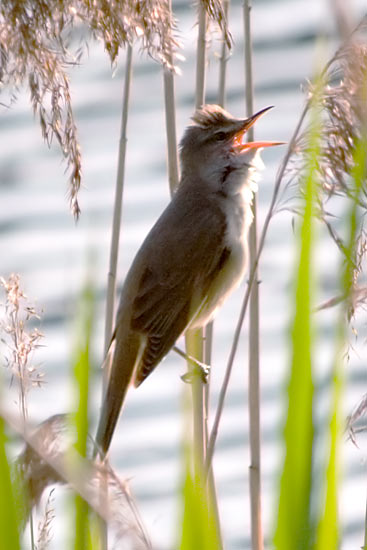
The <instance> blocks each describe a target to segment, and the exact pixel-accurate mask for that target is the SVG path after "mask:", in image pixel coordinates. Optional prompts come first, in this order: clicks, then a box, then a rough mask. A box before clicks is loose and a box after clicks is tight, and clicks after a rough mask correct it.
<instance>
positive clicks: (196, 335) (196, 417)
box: [185, 2, 207, 472]
mask: <svg viewBox="0 0 367 550" xmlns="http://www.w3.org/2000/svg"><path fill="white" fill-rule="evenodd" d="M206 26H207V15H206V11H205V8H204V6H203V3H202V2H199V3H198V39H197V57H196V92H195V107H196V108H197V109H198V108H200V107H201V106H202V105H203V104H204V103H205V72H206ZM185 340H186V350H187V353H188V355H190V356H192V357H196V359H198V360H199V361H203V359H204V350H203V330H202V329H201V330H195V331H188V332H187V333H186V336H185ZM191 368H192V367H191V365H189V369H191ZM192 397H193V425H194V453H195V463H197V466H198V468H199V469H200V472H201V471H202V470H203V465H204V460H205V454H206V442H205V420H204V419H205V409H206V407H205V389H204V384H203V382H202V380H200V379H199V377H197V376H195V377H194V380H193V383H192Z"/></svg>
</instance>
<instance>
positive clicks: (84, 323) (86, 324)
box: [73, 286, 94, 550]
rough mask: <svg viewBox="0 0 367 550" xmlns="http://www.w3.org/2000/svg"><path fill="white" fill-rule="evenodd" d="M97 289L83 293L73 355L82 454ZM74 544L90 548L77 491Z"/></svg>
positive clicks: (84, 504) (84, 505)
mask: <svg viewBox="0 0 367 550" xmlns="http://www.w3.org/2000/svg"><path fill="white" fill-rule="evenodd" d="M93 310H94V293H93V290H92V288H91V287H90V286H86V288H85V289H84V291H83V293H82V297H81V304H80V312H79V319H78V325H79V326H78V330H77V331H76V335H77V340H76V346H75V351H74V357H73V380H74V384H75V387H76V400H77V410H76V414H75V427H76V442H75V445H74V446H75V449H76V450H77V451H78V453H79V455H81V456H83V457H85V456H86V454H87V438H88V401H89V376H90V342H91V335H92V328H93ZM74 505H75V536H74V548H75V550H78V549H79V548H89V547H90V543H89V542H88V538H89V537H88V531H89V506H88V504H87V502H86V501H85V500H84V499H83V498H82V497H81V496H80V495H78V494H76V495H75V500H74Z"/></svg>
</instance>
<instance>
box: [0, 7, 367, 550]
mask: <svg viewBox="0 0 367 550" xmlns="http://www.w3.org/2000/svg"><path fill="white" fill-rule="evenodd" d="M364 9H365V2H363V1H362V0H361V1H357V0H355V1H354V2H349V3H348V10H349V14H350V17H351V21H352V22H354V23H357V21H358V19H359V17H360V16H361V15H362V14H363V10H364ZM173 10H174V14H175V16H176V18H177V24H178V37H179V39H180V41H181V42H182V52H181V53H182V55H183V56H184V58H185V59H184V60H182V61H180V63H179V68H180V70H181V73H182V74H181V76H178V77H177V78H176V81H175V82H176V101H177V124H178V135H179V136H181V135H182V133H183V130H184V128H185V126H186V125H187V124H188V123H189V118H190V116H191V114H192V113H193V108H194V94H195V55H196V38H197V26H196V24H195V22H196V12H195V9H193V7H192V6H191V5H190V4H189V3H188V2H186V1H179V0H176V1H175V0H174V1H173ZM334 15H335V14H334V9H333V2H330V1H326V0H324V1H320V0H254V1H253V9H252V31H253V70H254V85H255V110H257V109H261V108H263V107H266V106H268V105H274V106H275V109H273V110H272V111H271V112H270V113H269V114H267V116H266V117H264V118H263V119H261V121H259V122H258V124H257V125H256V129H255V134H256V139H266V140H283V141H289V139H290V136H291V134H292V132H293V129H294V127H295V125H296V123H297V121H298V118H299V116H300V112H301V108H302V105H303V103H304V99H305V97H304V92H303V90H302V86H303V85H304V83H305V81H306V80H307V79H308V78H311V77H312V75H313V74H314V73H315V71H316V69H318V68H319V67H320V66H322V65H323V64H324V63H325V62H326V60H327V59H328V58H329V57H330V56H331V55H332V53H333V52H334V51H335V49H336V48H337V47H338V45H339V44H340V39H339V34H338V27H337V24H336V19H335V16H334ZM229 26H230V31H231V33H232V36H233V40H234V45H233V50H232V52H231V54H230V60H229V63H228V69H227V71H228V73H227V101H226V108H227V109H228V110H229V111H230V112H232V113H233V114H234V115H235V116H238V117H241V116H244V115H245V114H246V112H245V91H244V90H245V82H244V44H243V16H242V2H240V1H237V0H232V2H231V5H230V12H229ZM220 37H221V36H220V32H219V31H217V30H216V29H215V28H213V30H212V32H211V33H210V45H209V51H208V67H207V69H208V73H207V92H206V101H207V102H208V103H216V102H217V100H218V82H219V62H218V60H219V55H220V49H221V41H220ZM124 63H125V52H122V53H121V55H120V57H119V61H118V63H117V66H116V67H115V68H114V69H113V70H112V69H111V66H110V62H109V58H108V56H107V55H106V53H105V52H104V51H103V45H102V44H100V43H98V42H96V41H90V42H89V50H88V52H87V53H86V54H85V55H84V56H83V58H82V61H81V64H80V66H78V67H74V68H73V67H71V68H70V71H69V75H70V81H71V90H72V100H73V106H74V114H75V118H76V122H77V126H78V131H79V140H80V143H81V148H82V162H83V189H82V191H81V194H80V205H81V209H82V213H81V217H80V220H79V222H78V223H77V224H75V222H74V219H73V217H72V215H71V214H70V211H69V208H68V201H67V197H66V189H67V185H66V182H67V175H66V174H65V167H66V166H65V164H64V163H63V162H62V160H61V154H60V151H59V148H58V147H56V146H52V147H51V148H50V149H48V148H47V146H46V145H45V143H44V142H43V140H42V137H41V133H40V129H39V124H38V121H37V120H36V119H34V117H33V115H32V110H31V106H30V103H29V98H28V95H27V94H25V93H22V91H21V92H20V93H19V95H18V100H17V101H16V103H14V104H13V105H12V106H11V107H10V108H6V107H4V106H1V107H0V108H1V111H0V144H1V146H0V275H2V276H4V277H6V276H8V275H9V274H10V273H13V272H15V273H19V274H20V275H21V277H22V282H23V283H22V284H23V287H24V289H25V292H26V294H27V295H28V297H29V299H30V300H31V301H32V302H36V305H37V307H38V309H41V310H42V311H43V313H42V322H41V331H42V332H43V333H44V336H45V338H44V341H43V344H44V347H42V348H41V349H40V350H38V352H37V356H36V358H35V360H36V363H38V364H40V366H41V369H42V371H43V372H44V373H45V379H46V386H45V387H44V388H43V389H34V390H32V392H31V394H30V396H29V417H30V419H32V422H34V423H36V422H41V421H42V420H44V419H45V418H47V417H49V416H51V415H53V414H57V413H62V412H67V411H69V410H70V407H71V406H72V404H73V395H72V387H71V383H70V382H69V380H70V378H69V375H70V369H71V367H70V359H71V352H72V343H73V331H74V329H75V325H74V318H75V315H76V310H77V300H78V297H79V296H80V293H81V290H82V288H83V286H84V285H85V282H86V280H90V281H91V282H92V284H93V285H94V287H95V289H96V293H97V308H96V319H95V327H94V339H93V361H94V364H95V374H96V376H95V378H94V383H93V391H92V395H91V403H92V406H93V411H92V414H93V419H94V421H95V422H96V420H97V415H98V410H99V406H100V400H101V371H100V369H99V367H100V365H101V363H102V360H103V335H104V314H105V291H106V280H107V270H108V259H109V244H110V234H111V224H112V208H113V200H114V189H115V181H116V171H117V156H118V144H119V132H120V121H121V103H122V91H123V75H124ZM283 154H284V151H283V150H282V148H274V149H269V150H265V151H264V152H263V154H262V158H263V160H264V163H265V166H266V169H265V170H264V172H263V175H262V180H261V183H260V188H259V193H258V201H259V202H258V204H259V228H261V225H262V222H263V219H264V217H265V215H266V212H267V209H268V205H269V201H270V197H271V193H272V186H273V183H274V178H275V174H276V171H277V168H278V166H279V163H280V160H281V158H282V155H283ZM168 201H169V188H168V180H167V169H166V136H165V115H164V105H163V73H162V68H161V66H160V65H159V64H158V63H156V62H155V61H153V60H152V59H151V58H149V57H148V56H147V55H145V54H140V53H139V52H138V47H137V48H135V50H134V59H133V80H132V90H131V100H130V109H129V121H128V144H127V161H126V176H125V191H124V206H123V225H122V233H121V240H120V257H119V275H118V280H119V282H120V283H119V284H120V286H121V283H122V281H123V279H124V275H125V273H126V271H127V269H128V267H129V265H130V263H131V261H132V258H133V257H134V254H135V253H136V251H137V249H138V248H139V246H140V244H141V242H142V240H143V239H144V237H145V235H146V233H147V232H148V230H149V229H150V227H151V226H152V225H153V223H154V221H155V220H156V218H157V217H158V216H159V214H160V213H161V212H162V210H163V209H164V207H165V206H166V204H167V202H168ZM294 252H295V249H294V233H293V229H292V214H291V213H290V212H287V211H284V212H281V213H279V214H278V215H277V216H276V217H275V218H274V219H273V221H272V222H271V226H270V231H269V233H268V237H267V241H266V245H265V250H264V253H263V255H262V258H261V264H260V278H261V286H260V299H261V387H262V440H263V446H262V453H263V454H262V460H263V464H262V466H263V472H262V474H263V479H262V486H263V504H264V529H265V535H266V537H267V540H268V541H269V539H270V537H271V535H272V528H273V523H274V522H275V518H276V513H275V512H276V504H277V501H276V494H277V488H278V473H279V468H280V463H281V462H280V461H281V456H282V454H281V452H282V449H281V447H280V443H279V439H278V435H279V430H280V429H281V422H282V419H283V415H284V412H285V411H284V402H283V400H282V397H283V393H282V392H283V388H284V382H285V375H286V373H287V369H288V366H289V357H288V352H287V349H288V348H287V338H288V326H289V322H290V319H291V315H292V309H291V307H290V304H291V297H290V294H289V291H290V280H291V277H292V273H293V269H294V260H295V255H294ZM317 261H318V266H319V271H320V281H321V287H320V289H319V299H320V301H322V300H323V299H327V298H330V297H332V296H333V285H335V280H334V279H333V278H332V277H331V278H330V275H327V274H326V270H325V269H324V268H326V267H327V268H328V273H330V272H331V273H332V272H333V269H334V268H333V266H335V269H334V271H335V270H337V268H338V265H339V264H338V255H337V250H336V249H335V250H334V249H333V248H332V247H330V244H329V242H327V241H323V240H322V239H321V241H320V243H319V247H318V255H317ZM244 290H245V287H244V284H243V285H242V286H241V287H240V288H239V289H238V291H237V292H236V293H235V294H234V295H233V296H232V297H231V298H230V299H229V300H228V302H227V303H226V305H225V306H224V307H223V309H222V311H221V312H220V314H219V316H218V317H217V319H216V321H215V328H214V331H215V337H214V352H213V364H212V398H211V399H212V401H211V406H212V407H213V409H214V407H215V403H216V399H217V396H218V392H219V388H220V385H221V381H222V377H223V374H224V370H225V366H226V362H227V358H228V354H229V350H230V345H231V342H232V337H233V331H234V327H235V325H236V322H237V318H238V314H239V310H240V303H241V300H242V297H243V294H244ZM332 316H333V310H326V311H325V312H322V313H321V314H319V316H318V323H319V327H320V332H319V334H320V337H319V345H318V351H317V356H316V369H317V379H318V381H319V386H318V391H319V392H320V394H321V400H320V411H319V412H320V418H322V417H323V414H326V411H327V399H328V391H327V380H328V372H329V371H330V362H331V358H332V350H333V341H332V335H331V332H330V322H331V319H332ZM364 328H365V326H364ZM363 339H364V337H363V338H360V339H359V341H358V342H356V345H355V349H354V350H352V351H351V356H350V362H349V366H348V379H349V383H348V387H347V395H346V413H348V412H350V410H351V408H352V407H353V406H354V404H355V403H356V402H357V401H358V400H359V398H360V397H361V393H362V392H363V386H362V384H365V383H366V370H365V352H364V350H363V348H362V347H361V343H363V342H362V340H363ZM247 347H248V346H247V329H246V327H245V329H244V331H243V334H242V339H241V343H240V349H239V352H238V354H237V358H236V361H235V366H234V370H233V376H232V379H231V382H230V390H229V395H228V399H227V403H226V408H225V412H224V416H223V420H222V423H221V427H220V433H219V439H218V445H217V451H216V455H215V460H214V468H215V474H216V479H217V489H218V494H219V503H220V515H221V523H222V529H223V536H224V541H225V547H226V548H227V549H229V550H240V549H241V550H243V549H247V548H250V521H249V517H250V515H249V498H248V492H249V491H248V464H249V460H248V419H247ZM185 369H186V366H185V363H184V361H183V360H182V359H181V358H179V357H178V356H176V355H175V354H173V353H171V354H169V355H168V356H167V358H166V359H165V360H164V362H163V363H162V364H161V365H160V366H159V368H157V370H156V371H155V372H154V373H153V375H152V376H151V377H149V379H148V380H147V382H146V383H145V384H143V385H142V386H141V387H140V388H139V390H137V391H133V390H132V391H131V392H130V394H129V396H128V399H127V402H126V406H125V410H124V413H123V417H122V419H121V421H120V423H119V426H118V430H117V432H116V434H115V437H114V440H113V444H112V448H111V454H110V458H111V462H112V464H113V466H114V467H116V469H117V471H118V472H119V474H120V475H121V476H122V477H124V478H128V479H129V480H130V486H131V489H132V492H133V494H134V495H135V496H136V498H137V502H138V506H139V509H140V511H141V514H142V517H143V521H144V523H145V525H146V527H147V530H148V532H149V533H150V535H151V537H152V540H153V546H154V548H155V549H159V550H169V549H173V548H175V547H176V546H175V545H176V540H175V537H176V536H177V526H178V524H179V519H180V509H179V506H178V498H177V488H178V487H179V486H180V484H181V481H182V464H181V458H180V456H181V455H180V451H181V447H182V442H183V429H184V426H183V420H182V414H181V413H182V407H183V394H184V391H186V388H184V384H183V382H182V381H181V379H180V375H181V374H183V373H184V372H185ZM6 399H7V400H8V401H9V406H11V407H14V409H16V407H17V405H16V404H14V401H15V399H16V393H15V392H14V393H13V389H11V388H10V389H9V391H7V392H6ZM300 429H302V427H300ZM322 451H323V449H322V448H321V449H318V453H320V454H322ZM344 451H345V459H344V463H345V468H344V474H345V480H344V482H343V487H342V498H341V507H342V514H341V517H342V522H343V530H344V531H343V544H342V549H343V550H355V549H356V548H359V547H360V546H361V545H362V541H363V532H364V523H363V522H364V510H365V500H366V483H365V481H366V464H365V453H364V450H363V447H361V448H359V449H358V448H356V447H355V446H353V445H352V444H351V442H350V441H349V442H347V441H345V449H344ZM62 492H63V490H60V491H58V493H57V494H56V502H57V503H56V506H60V507H61V508H62V506H63V504H62V498H61V496H62ZM60 494H61V496H60ZM53 530H54V532H55V535H54V540H53V544H52V545H51V547H52V548H55V549H56V548H65V547H67V532H66V531H65V530H63V529H62V527H60V526H59V525H58V523H57V522H55V523H54V525H53Z"/></svg>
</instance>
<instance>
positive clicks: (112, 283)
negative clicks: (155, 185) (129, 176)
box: [103, 44, 133, 393]
mask: <svg viewBox="0 0 367 550" xmlns="http://www.w3.org/2000/svg"><path fill="white" fill-rule="evenodd" d="M132 57H133V48H132V45H131V44H129V45H128V47H127V52H126V66H125V82H124V91H123V99H122V116H121V131H120V142H119V157H118V166H117V178H116V191H115V202H114V210H113V222H112V237H111V249H110V263H109V271H108V280H107V299H106V320H105V339H104V354H105V356H106V355H107V352H108V348H109V345H110V341H111V335H112V326H113V316H114V309H115V293H116V272H117V259H118V250H119V241H120V230H121V215H122V196H123V190H124V178H125V158H126V143H127V136H126V128H127V119H128V112H129V97H130V87H131V76H132ZM108 370H109V369H108V365H106V366H105V369H104V376H103V393H104V391H105V387H106V384H107V380H108V374H109V372H108Z"/></svg>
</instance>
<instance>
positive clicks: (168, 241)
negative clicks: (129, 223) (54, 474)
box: [95, 104, 282, 456]
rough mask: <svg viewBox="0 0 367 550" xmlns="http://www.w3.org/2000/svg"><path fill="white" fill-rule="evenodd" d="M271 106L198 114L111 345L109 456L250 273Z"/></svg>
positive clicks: (125, 292)
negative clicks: (179, 356) (142, 390)
mask: <svg viewBox="0 0 367 550" xmlns="http://www.w3.org/2000/svg"><path fill="white" fill-rule="evenodd" d="M271 108H272V106H271V107H266V108H265V109H262V110H261V111H258V112H257V113H256V114H254V115H252V116H250V117H248V118H244V119H239V118H235V117H233V116H232V115H231V114H230V113H228V112H227V111H226V110H224V109H223V108H221V107H220V106H218V105H209V104H208V105H204V106H203V107H202V108H200V109H197V110H196V111H195V113H194V115H193V116H192V123H191V124H190V125H189V126H188V127H187V128H186V130H185V132H184V135H183V138H182V140H181V142H180V147H179V149H180V167H181V178H180V182H179V185H178V188H177V190H176V191H175V193H174V194H173V197H172V199H171V202H170V203H169V204H168V206H167V207H166V209H165V210H164V211H163V213H162V214H161V216H160V217H159V219H158V220H157V222H156V223H155V225H154V226H153V228H152V229H151V231H150V232H149V233H148V235H147V237H146V238H145V240H144V242H143V244H142V246H141V247H140V249H139V250H138V252H137V254H136V256H135V259H134V260H133V263H132V265H131V267H130V269H129V271H128V273H127V276H126V279H125V282H124V285H123V288H122V291H121V297H120V302H119V307H118V310H117V314H116V322H115V328H114V332H113V336H112V339H111V343H112V342H114V351H113V357H112V363H111V368H110V374H109V379H108V383H107V389H106V391H105V395H104V398H103V402H102V408H101V413H100V418H99V423H98V428H97V434H96V439H95V441H96V448H97V449H98V451H97V452H99V453H100V455H101V456H105V455H106V454H107V452H108V450H109V447H110V443H111V440H112V436H113V433H114V430H115V427H116V424H117V421H118V418H119V415H120V411H121V407H122V404H123V402H124V400H125V397H126V393H127V390H128V388H129V387H130V385H131V384H133V385H134V386H135V387H137V386H139V385H140V384H141V383H142V382H143V381H144V380H145V379H146V378H147V376H149V375H150V374H151V373H152V371H153V370H154V369H155V367H156V366H157V365H158V364H159V363H160V362H161V360H162V359H163V358H164V357H165V356H166V355H167V353H168V352H169V351H170V350H171V349H172V347H173V346H174V345H175V343H176V340H177V339H178V338H179V337H180V336H181V335H182V334H183V333H185V332H186V331H187V330H196V329H198V328H200V327H203V326H205V325H206V324H207V323H208V322H209V321H210V320H211V319H212V318H213V317H214V315H215V313H216V312H217V310H218V309H219V307H220V306H221V305H222V304H223V302H224V300H225V299H226V298H227V297H228V295H229V294H230V293H231V292H232V291H233V290H234V289H235V288H236V287H237V286H238V285H239V284H240V282H241V280H242V279H243V276H244V274H245V270H246V266H247V259H248V247H247V236H248V230H249V227H250V225H251V222H252V220H253V214H252V210H251V203H252V199H253V195H254V193H255V192H256V191H257V180H258V173H259V169H262V168H263V164H262V161H261V159H260V156H259V151H260V150H261V149H263V148H264V147H271V146H274V145H280V144H281V143H282V142H272V141H258V142H256V141H253V142H245V138H246V132H247V131H248V130H249V128H251V126H253V124H254V123H255V122H256V121H257V120H258V119H259V118H260V117H261V116H263V115H264V114H265V113H266V112H267V111H269V109H271Z"/></svg>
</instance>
